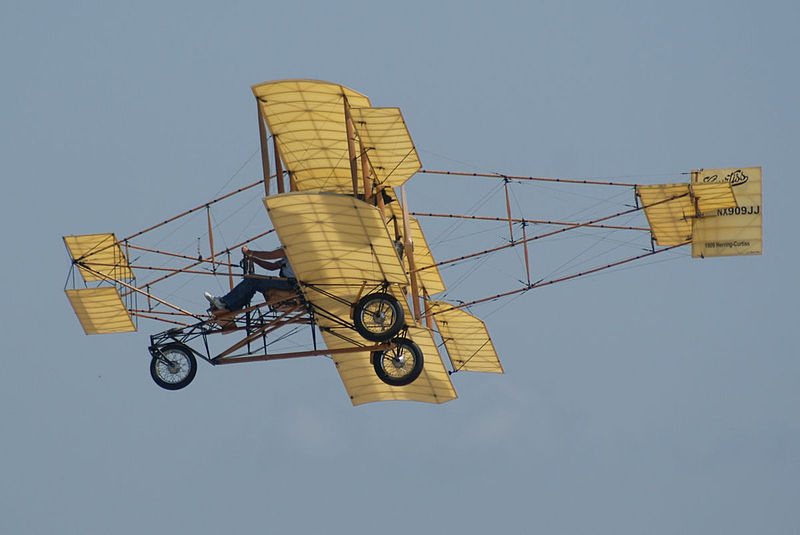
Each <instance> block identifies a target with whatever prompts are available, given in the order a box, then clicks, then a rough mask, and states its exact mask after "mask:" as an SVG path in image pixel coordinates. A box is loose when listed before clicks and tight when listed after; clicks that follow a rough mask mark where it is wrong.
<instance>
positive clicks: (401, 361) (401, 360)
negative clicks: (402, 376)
mask: <svg viewBox="0 0 800 535" xmlns="http://www.w3.org/2000/svg"><path fill="white" fill-rule="evenodd" d="M405 364H406V358H405V357H404V356H403V355H395V356H394V358H392V366H394V367H395V368H397V369H398V370H399V369H402V368H403V366H405Z"/></svg>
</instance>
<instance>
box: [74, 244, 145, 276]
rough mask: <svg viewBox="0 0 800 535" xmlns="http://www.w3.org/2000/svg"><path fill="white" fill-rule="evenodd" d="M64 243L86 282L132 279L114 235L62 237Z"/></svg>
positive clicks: (123, 254)
mask: <svg viewBox="0 0 800 535" xmlns="http://www.w3.org/2000/svg"><path fill="white" fill-rule="evenodd" d="M64 243H65V244H66V246H67V249H68V250H69V254H70V256H71V257H72V260H73V262H75V263H76V264H77V265H78V270H79V271H80V273H81V276H82V277H83V280H85V281H86V282H92V281H102V280H108V279H116V280H121V279H132V278H134V277H133V272H132V271H131V268H130V265H129V264H128V259H127V258H126V257H125V253H124V252H123V251H122V247H120V245H119V242H118V241H117V238H116V236H114V234H83V235H80V236H64Z"/></svg>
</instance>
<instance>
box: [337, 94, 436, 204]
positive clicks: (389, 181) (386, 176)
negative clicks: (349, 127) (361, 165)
mask: <svg viewBox="0 0 800 535" xmlns="http://www.w3.org/2000/svg"><path fill="white" fill-rule="evenodd" d="M350 116H351V117H352V118H353V123H354V124H355V129H356V132H357V133H358V136H359V139H360V140H361V144H362V145H363V146H364V149H365V150H366V154H367V160H368V162H369V165H370V169H371V171H372V177H373V178H374V180H375V182H377V183H378V184H379V185H380V186H383V187H387V188H396V187H399V186H402V185H403V183H405V182H406V181H407V180H408V179H409V178H411V176H412V175H413V174H414V173H416V172H417V171H419V170H420V169H421V167H422V164H421V163H420V161H419V156H418V155H417V149H416V148H415V147H414V142H413V141H412V140H411V135H410V134H409V133H408V128H407V127H406V123H405V121H404V120H403V114H402V113H400V108H352V109H351V110H350Z"/></svg>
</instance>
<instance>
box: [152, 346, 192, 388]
mask: <svg viewBox="0 0 800 535" xmlns="http://www.w3.org/2000/svg"><path fill="white" fill-rule="evenodd" d="M152 353H153V359H152V360H151V361H150V376H151V377H152V378H153V381H155V382H156V384H157V385H158V386H160V387H161V388H165V389H167V390H180V389H181V388H183V387H185V386H187V385H188V384H189V383H191V382H192V379H194V376H195V374H196V373H197V360H196V359H195V358H194V354H193V353H192V350H191V349H189V348H188V347H186V346H185V345H183V344H177V343H176V344H167V345H164V346H160V347H156V348H153V349H152Z"/></svg>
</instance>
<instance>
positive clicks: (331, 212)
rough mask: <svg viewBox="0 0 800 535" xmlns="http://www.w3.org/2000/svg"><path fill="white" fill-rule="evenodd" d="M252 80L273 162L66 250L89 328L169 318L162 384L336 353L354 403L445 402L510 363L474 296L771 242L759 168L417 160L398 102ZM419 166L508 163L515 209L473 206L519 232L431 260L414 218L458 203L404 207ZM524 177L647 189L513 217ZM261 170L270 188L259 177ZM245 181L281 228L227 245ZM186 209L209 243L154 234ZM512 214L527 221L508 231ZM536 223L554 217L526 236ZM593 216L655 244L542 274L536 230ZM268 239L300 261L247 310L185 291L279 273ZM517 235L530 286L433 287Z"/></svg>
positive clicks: (155, 367)
mask: <svg viewBox="0 0 800 535" xmlns="http://www.w3.org/2000/svg"><path fill="white" fill-rule="evenodd" d="M252 90H253V94H254V96H255V100H256V104H257V119H258V127H259V139H260V153H261V162H262V169H261V170H262V174H263V176H261V177H259V179H258V180H257V181H255V182H253V183H250V184H247V185H245V186H243V187H240V188H238V189H235V190H234V191H232V192H230V193H226V194H224V195H222V196H220V197H217V198H215V199H213V200H211V201H208V202H206V203H203V204H201V205H199V206H196V207H194V208H191V209H189V210H186V211H184V212H182V213H180V214H177V215H175V216H173V217H170V218H168V219H166V220H162V221H160V222H159V223H157V224H155V225H151V226H149V227H147V228H145V229H144V230H141V231H138V232H136V233H134V234H131V235H130V236H127V237H124V238H121V239H118V238H117V236H116V235H115V234H113V233H104V234H88V235H73V236H65V237H64V243H65V245H66V248H67V251H68V254H69V258H70V263H71V268H70V275H69V276H68V279H67V285H66V287H65V291H66V294H67V297H68V299H69V302H70V303H71V305H72V308H73V309H74V311H75V313H76V315H77V317H78V320H79V321H80V324H81V326H82V327H83V329H84V331H85V332H86V334H101V333H123V332H132V331H136V330H137V329H138V324H139V322H142V321H147V322H148V323H154V324H161V325H163V326H164V327H167V328H166V329H165V330H161V331H159V332H156V333H154V334H152V335H151V336H150V344H149V347H148V349H149V359H150V372H151V376H152V378H153V380H154V381H155V382H156V384H158V385H159V386H161V387H163V388H165V389H168V390H178V389H181V388H184V387H185V386H187V385H188V384H189V383H190V382H191V381H192V380H193V379H194V377H195V374H196V371H197V361H198V359H200V360H204V361H206V362H208V363H210V364H212V365H223V364H235V363H245V362H254V361H269V360H278V359H290V358H298V357H314V356H325V357H329V358H331V359H332V360H333V362H334V363H335V366H336V370H337V371H338V373H339V375H340V377H341V379H342V382H343V384H344V387H345V389H346V390H347V393H348V395H349V397H350V400H351V402H352V403H353V404H354V405H359V404H362V403H367V402H373V401H386V400H414V401H423V402H431V403H443V402H446V401H449V400H452V399H454V398H456V392H455V389H454V387H453V384H452V381H451V375H452V374H453V373H454V372H456V371H462V370H463V371H478V372H488V373H503V367H502V365H501V364H500V361H499V358H498V356H497V353H496V350H495V347H494V344H493V343H492V340H491V337H490V336H489V333H488V331H487V328H486V325H485V323H484V322H483V321H482V320H480V319H479V318H477V317H476V316H474V315H473V314H472V313H471V312H470V311H469V310H470V308H471V307H472V306H474V305H477V304H480V303H483V302H488V301H494V300H498V299H503V298H505V297H508V296H511V295H516V294H520V293H524V292H527V291H530V290H532V289H535V288H540V287H543V286H547V285H550V284H553V283H555V282H563V281H566V280H571V279H573V278H576V277H580V276H584V275H588V274H592V273H596V272H597V271H600V270H603V269H609V268H612V267H615V266H619V265H622V264H626V263H628V262H633V261H636V260H640V259H643V258H647V257H650V256H652V255H655V254H660V253H663V252H665V251H670V250H673V249H675V248H677V247H682V246H686V245H691V247H692V256H694V257H710V256H728V255H739V254H760V253H761V233H762V231H761V217H762V211H761V169H760V168H758V167H749V168H731V169H714V170H699V171H692V172H691V180H690V181H689V182H686V183H670V184H655V185H645V184H633V183H620V182H603V181H590V180H579V179H574V180H570V179H553V178H537V177H524V176H510V175H502V174H496V173H489V174H481V173H455V172H449V171H430V170H423V169H422V165H421V162H420V158H419V155H418V153H417V149H416V147H415V145H414V142H413V141H412V139H411V136H410V134H409V131H408V128H407V126H406V123H405V120H404V118H403V115H402V113H401V111H400V110H399V109H398V108H396V107H373V106H372V105H371V103H370V100H369V99H368V98H367V97H366V96H365V95H362V94H360V93H358V92H356V91H354V90H352V89H348V88H346V87H344V86H342V85H339V84H335V83H329V82H323V81H315V80H280V81H273V82H267V83H263V84H259V85H255V86H253V87H252ZM273 163H274V172H273V167H272V166H273ZM418 173H420V174H421V173H428V174H442V175H445V174H446V175H450V176H459V175H463V176H467V175H468V176H470V177H476V176H483V177H489V178H494V179H499V180H501V181H502V184H503V187H504V188H505V200H506V213H505V214H504V215H502V216H498V217H483V218H481V217H476V216H474V215H473V216H463V217H465V218H468V219H471V220H473V221H474V220H476V219H478V220H479V219H484V220H492V221H496V222H500V223H501V224H503V225H505V224H506V223H507V224H508V229H509V232H510V239H507V240H505V241H504V242H503V243H502V244H500V245H497V246H494V247H489V248H486V249H481V250H478V251H475V252H472V253H467V254H463V255H459V256H458V257H456V258H453V259H450V260H445V261H440V262H437V261H436V260H435V259H434V256H433V253H432V251H431V246H430V245H429V243H428V241H427V240H426V237H425V235H424V234H423V232H422V226H421V225H420V220H419V218H420V217H423V216H426V217H431V218H435V217H448V218H451V219H452V218H457V217H460V216H457V215H454V214H434V213H414V212H410V211H409V208H408V202H407V199H406V192H405V187H404V184H405V183H406V181H408V180H409V179H410V178H411V177H412V176H414V175H416V174H418ZM522 181H537V182H550V183H551V184H556V183H558V184H594V185H603V186H615V187H625V188H632V190H633V191H634V199H635V205H634V206H631V207H629V208H628V209H626V210H623V211H619V212H616V213H612V214H609V215H605V216H602V217H596V218H593V219H590V220H587V221H582V222H569V221H556V220H532V219H526V218H519V217H517V218H514V217H512V208H511V203H510V201H509V195H508V185H509V183H511V182H522ZM262 187H263V195H260V194H258V193H256V192H258V191H262V190H261V188H262ZM242 196H244V197H246V198H249V199H257V200H260V201H261V202H263V207H264V208H265V209H266V214H267V216H268V220H269V222H270V224H271V226H272V228H264V227H261V228H259V229H258V232H256V233H254V234H252V235H249V236H248V237H246V238H244V239H238V238H237V239H236V240H234V241H233V243H227V242H226V244H225V245H224V246H223V247H219V238H217V246H216V247H215V233H214V227H215V225H214V222H215V221H214V216H213V215H212V208H214V209H216V207H217V206H219V205H220V204H221V203H223V202H230V200H231V199H234V198H240V197H242ZM236 211H237V210H234V212H236ZM203 213H205V216H206V217H205V218H202V214H203ZM632 213H638V214H641V213H643V214H644V216H645V218H646V221H647V225H645V226H643V227H633V226H614V225H611V224H609V223H610V220H612V219H614V218H620V217H623V216H626V215H629V214H632ZM188 217H194V218H198V217H200V218H201V219H205V221H201V227H203V231H204V232H205V230H206V229H207V238H208V240H207V251H206V254H203V251H201V248H200V243H199V238H198V251H197V254H196V255H193V254H190V253H189V252H187V251H186V250H179V251H174V250H173V251H167V250H164V249H163V248H158V249H157V248H156V247H159V245H158V244H160V243H162V242H163V241H164V240H168V239H170V238H171V237H173V236H174V234H175V231H174V230H173V228H174V227H175V226H176V225H181V224H182V223H181V221H183V220H184V219H186V218H188ZM206 224H207V227H206ZM515 225H516V226H519V228H521V235H520V232H519V231H518V232H517V235H516V236H515V235H514V227H515ZM533 225H547V226H552V227H553V229H551V230H548V231H547V232H544V233H540V234H534V235H528V234H527V229H528V228H530V227H531V226H533ZM598 229H628V230H637V231H643V232H646V234H647V237H648V240H649V246H650V247H649V250H647V251H645V252H641V253H639V254H636V255H633V256H630V257H626V258H622V259H619V260H616V261H613V262H604V263H603V264H601V265H599V266H595V267H592V268H588V269H582V270H580V271H578V272H577V273H573V274H570V275H566V276H559V277H555V278H551V279H545V278H542V279H538V280H537V279H535V278H532V277H531V268H530V264H529V261H528V256H529V252H528V247H529V246H532V245H533V244H534V243H538V242H539V241H541V240H544V239H545V238H549V237H552V236H557V235H562V234H563V233H565V232H567V231H573V232H574V231H580V230H598ZM159 233H161V235H160V236H159V239H154V240H152V241H147V240H148V238H150V237H152V236H154V235H158V234H159ZM274 239H277V241H278V245H279V246H280V247H282V248H283V251H284V253H285V255H286V259H287V260H288V262H289V264H290V265H291V267H292V269H293V272H294V275H295V277H296V278H293V279H291V280H288V281H287V282H289V283H290V284H291V288H292V289H291V290H272V291H268V292H266V293H265V296H264V299H263V300H260V299H258V297H256V298H254V301H255V302H253V301H251V302H250V303H249V304H248V305H246V306H244V307H243V308H241V309H239V310H214V309H209V310H202V311H201V310H199V308H198V306H197V305H196V304H195V305H188V306H187V305H182V304H181V299H182V298H184V297H185V295H186V293H187V292H188V290H187V289H186V286H185V285H183V284H174V283H175V281H176V280H178V279H181V280H193V279H196V278H200V276H201V275H205V276H211V277H213V278H214V280H216V281H217V282H218V284H219V285H220V286H225V287H226V288H227V289H232V288H233V287H234V284H235V279H236V278H238V277H239V276H241V277H244V278H248V277H249V278H270V276H269V275H265V274H261V273H259V272H258V271H257V270H255V269H254V266H253V263H252V261H249V260H248V258H247V257H244V258H242V259H241V261H240V262H235V258H234V255H236V254H238V253H237V251H238V249H239V248H240V247H243V246H249V245H253V244H257V243H259V240H261V241H263V240H274ZM154 243H155V245H154ZM512 247H513V248H517V249H519V248H522V249H523V250H524V259H525V270H526V273H525V276H524V279H522V280H520V283H521V285H520V286H519V287H517V288H514V289H511V290H506V291H503V292H499V293H492V294H491V295H489V296H488V297H483V298H479V299H474V300H471V301H467V302H464V301H457V300H455V301H454V300H452V299H451V300H445V299H442V298H434V297H435V296H437V295H442V293H443V292H444V291H445V290H446V287H445V283H444V280H443V277H442V273H441V271H440V268H442V267H443V266H447V265H450V264H454V263H459V262H466V261H469V260H470V259H472V258H476V257H481V256H485V255H488V254H492V253H495V252H497V251H500V250H504V249H508V248H512ZM143 259H148V260H152V262H145V261H144V260H143ZM176 262H177V263H179V264H180V265H177V266H175V265H174V264H175V263H176ZM165 264H167V265H165ZM169 264H173V265H169ZM239 270H241V273H240V272H239ZM144 274H147V278H146V280H143V278H145V277H144ZM271 278H274V277H271ZM282 280H285V279H282ZM170 283H173V287H172V288H168V289H167V290H165V291H163V292H162V291H161V288H166V287H167V286H168V285H169V284H170ZM194 293H195V294H196V293H197V292H194ZM320 338H321V339H320ZM298 340H299V341H298ZM440 347H444V348H445V350H446V353H447V356H448V357H449V361H450V365H451V369H449V370H448V369H447V367H446V365H445V362H444V359H443V358H442V355H441V354H440V351H439V348H440Z"/></svg>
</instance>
